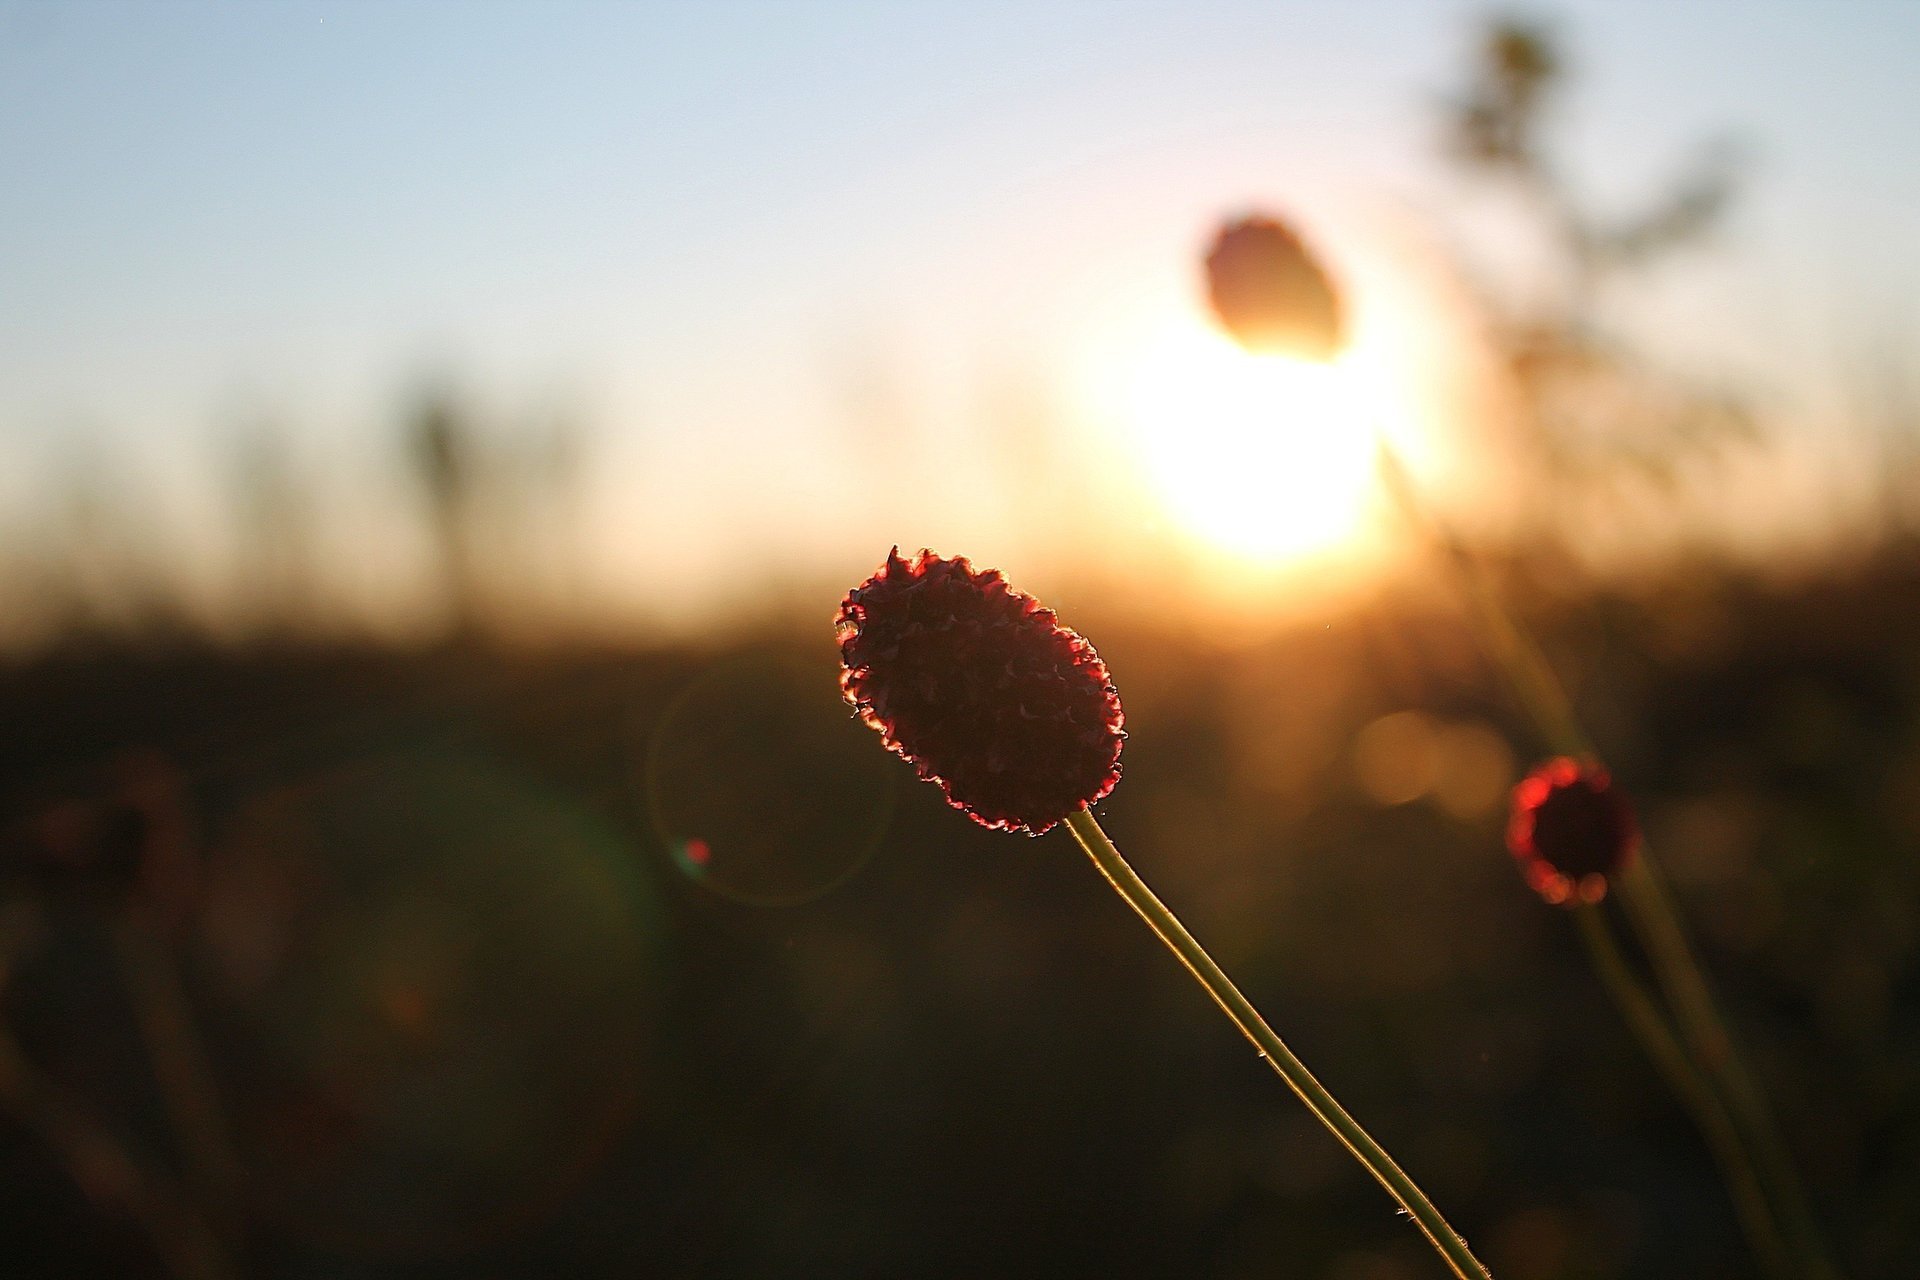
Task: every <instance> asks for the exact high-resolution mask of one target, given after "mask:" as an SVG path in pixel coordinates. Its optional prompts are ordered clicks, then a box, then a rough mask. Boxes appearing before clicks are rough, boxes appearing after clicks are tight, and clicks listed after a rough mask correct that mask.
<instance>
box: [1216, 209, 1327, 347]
mask: <svg viewBox="0 0 1920 1280" xmlns="http://www.w3.org/2000/svg"><path fill="white" fill-rule="evenodd" d="M1207 298H1208V300H1209V301H1210V302H1211V303H1212V304H1213V312H1214V314H1215V315H1216V316H1218V317H1219V318H1220V323H1221V325H1222V326H1223V327H1225V329H1226V331H1227V332H1228V333H1230V334H1232V335H1233V338H1234V340H1235V341H1236V342H1238V343H1239V344H1240V345H1241V346H1243V347H1245V348H1246V349H1247V350H1249V351H1252V352H1255V353H1258V354H1261V355H1290V356H1298V357H1300V358H1302V359H1306V360H1330V359H1332V358H1333V357H1334V356H1335V355H1337V354H1339V351H1340V348H1341V346H1342V345H1343V344H1344V343H1345V341H1346V335H1345V333H1344V327H1343V324H1342V320H1341V314H1340V299H1339V296H1338V295H1337V294H1336V293H1335V292H1334V290H1333V285H1332V283H1331V282H1330V281H1329V280H1328V279H1327V275H1326V272H1324V271H1322V270H1321V269H1320V264H1319V263H1318V262H1316V261H1314V258H1313V255H1312V254H1310V253H1308V252H1307V249H1306V246H1305V245H1303V244H1302V243H1301V242H1300V237H1299V236H1297V235H1295V234H1294V232H1293V229H1292V228H1290V227H1288V226H1287V225H1286V224H1285V223H1284V222H1280V221H1277V220H1276V219H1273V218H1266V217H1259V216H1253V217H1247V218H1242V219H1240V220H1239V221H1238V222H1229V223H1227V224H1226V225H1225V226H1223V227H1221V228H1220V234H1219V235H1218V236H1216V237H1215V238H1214V242H1213V248H1212V249H1211V250H1209V251H1208V253H1207Z"/></svg>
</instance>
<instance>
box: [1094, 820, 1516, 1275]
mask: <svg viewBox="0 0 1920 1280" xmlns="http://www.w3.org/2000/svg"><path fill="white" fill-rule="evenodd" d="M1067 829H1068V830H1070V831H1071V832H1072V833H1073V837H1074V839H1076V840H1078V841H1079V842H1080V847H1081V848H1082V849H1085V850H1086V851H1087V856H1088V857H1090V858H1092V859H1093V863H1094V865H1095V866H1096V867H1098V868H1100V873H1101V874H1102V875H1104V876H1105V877H1106V878H1107V882H1108V883H1109V884H1111V885H1112V886H1113V887H1114V889H1115V891H1116V892H1118V893H1119V895H1120V896H1121V897H1122V898H1123V899H1125V900H1126V903H1127V905H1128V906H1130V907H1132V908H1133V909H1134V912H1135V913H1136V914H1138V915H1139V917H1140V918H1141V919H1142V920H1144V921H1146V923H1147V927H1148V928H1149V929H1152V930H1153V931H1154V933H1155V934H1156V935H1158V936H1159V938H1160V941H1162V942H1164V943H1166V945H1167V949H1168V950H1170V951H1172V952H1173V954H1174V955H1175V956H1177V957H1178V958H1179V960H1180V963H1181V964H1183V965H1185V966H1186V967H1187V972H1189V973H1191V974H1192V975H1193V977H1194V980H1195V981H1196V982H1198V983H1199V984H1200V986H1201V987H1202V988H1203V989H1204V990H1205V991H1206V993H1207V994H1208V995H1209V996H1212V997H1213V1001H1214V1003H1215V1004H1217V1005H1219V1006H1220V1008H1221V1010H1222V1012H1224V1013H1225V1014H1226V1015H1227V1017H1228V1018H1229V1019H1231V1020H1232V1022H1233V1024H1234V1025H1235V1026H1236V1027H1238V1028H1240V1031H1241V1034H1243V1035H1245V1036H1246V1037H1247V1039H1249V1040H1251V1041H1252V1042H1253V1045H1254V1047H1255V1048H1256V1049H1258V1050H1259V1051H1260V1056H1261V1057H1263V1058H1265V1059H1266V1060H1267V1063H1268V1064H1269V1065H1270V1066H1272V1068H1273V1069H1274V1070H1275V1071H1276V1072H1278V1073H1279V1075H1280V1078H1281V1079H1282V1080H1285V1081H1286V1082H1287V1086H1288V1087H1289V1088H1291V1089H1292V1090H1293V1091H1294V1093H1295V1094H1296V1095H1298V1097H1299V1099H1300V1101H1302V1102H1304V1103H1306V1105H1307V1110H1309V1111H1311V1112H1313V1114H1314V1116H1315V1118H1317V1119H1318V1120H1319V1121H1320V1123H1321V1124H1324V1125H1325V1126H1326V1127H1327V1128H1328V1129H1329V1130H1330V1131H1331V1132H1332V1133H1333V1136H1334V1137H1336V1138H1338V1139H1339V1140H1340V1142H1341V1144H1342V1145H1344V1146H1345V1147H1346V1148H1347V1150H1348V1151H1350V1152H1352V1153H1353V1158H1354V1159H1356V1160H1358V1161H1359V1162H1360V1163H1361V1165H1362V1166H1363V1167H1364V1168H1365V1169H1366V1171H1367V1172H1368V1173H1370V1174H1372V1175H1373V1176H1374V1178H1375V1179H1376V1180H1377V1181H1378V1182H1379V1183H1380V1185H1381V1186H1383V1187H1385V1188H1386V1189H1387V1193H1388V1194H1389V1195H1391V1196H1392V1197H1393V1198H1394V1199H1395V1200H1397V1201H1399V1202H1400V1207H1401V1208H1403V1209H1405V1210H1406V1211H1407V1214H1408V1215H1409V1216H1410V1217H1411V1218H1412V1219H1413V1220H1414V1222H1415V1223H1417V1224H1418V1225H1419V1227H1420V1230H1421V1231H1422V1232H1424V1233H1425V1234H1426V1237H1427V1239H1428V1240H1429V1241H1430V1242H1431V1243H1432V1244H1433V1247H1434V1249H1435V1250H1437V1251H1438V1252H1439V1254H1440V1256H1441V1257H1442V1258H1444V1259H1445V1260H1446V1263H1447V1266H1448V1267H1449V1268H1451V1269H1452V1271H1453V1274H1454V1275H1455V1276H1457V1277H1459V1280H1491V1277H1490V1276H1489V1275H1488V1274H1487V1269H1486V1268H1485V1267H1484V1266H1482V1265H1480V1260H1479V1259H1478V1258H1475V1257H1474V1256H1473V1252H1472V1250H1470V1249H1468V1248H1467V1242H1466V1241H1465V1240H1463V1239H1461V1238H1460V1235H1459V1233H1458V1232H1456V1231H1455V1230H1454V1229H1453V1228H1452V1227H1450V1226H1448V1225H1447V1220H1446V1219H1445V1218H1443V1217H1441V1216H1440V1211H1439V1210H1438V1209H1436V1208H1434V1207H1433V1202H1432V1201H1430V1200H1428V1199H1427V1197H1426V1193H1424V1192H1423V1191H1421V1190H1420V1188H1419V1187H1418V1186H1417V1185H1416V1184H1415V1183H1414V1181H1413V1179H1412V1178H1409V1177H1408V1176H1407V1175H1406V1173H1405V1172H1404V1171H1402V1170H1401V1168H1400V1166H1399V1165H1397V1164H1395V1163H1394V1161H1393V1157H1391V1156H1389V1155H1388V1154H1387V1153H1386V1151H1385V1150H1384V1149H1382V1147H1381V1146H1380V1144H1379V1143H1377V1142H1375V1141H1374V1140H1373V1137H1372V1135H1370V1134H1369V1133H1368V1132H1367V1131H1366V1130H1365V1129H1363V1128H1361V1127H1360V1123H1359V1121H1357V1120H1355V1119H1354V1118H1353V1117H1352V1116H1350V1115H1348V1114H1347V1113H1346V1110H1345V1109H1344V1108H1342V1107H1341V1105H1340V1104H1339V1103H1338V1102H1336V1101H1335V1100H1334V1097H1333V1095H1332V1094H1330V1093H1328V1092H1327V1091H1326V1089H1325V1088H1324V1087H1323V1086H1322V1085H1321V1083H1320V1082H1319V1081H1318V1080H1316V1079H1314V1078H1313V1073H1312V1072H1310V1071H1308V1070H1307V1069H1306V1067H1305V1066H1304V1065H1302V1064H1301V1062H1300V1059H1298V1058H1296V1057H1294V1056H1293V1051H1292V1050H1290V1049H1288V1048H1287V1046H1286V1044H1285V1043H1284V1042H1283V1041H1282V1040H1281V1039H1280V1037H1279V1036H1277V1035H1275V1034H1274V1031H1273V1028H1272V1027H1269V1026H1268V1025H1267V1023H1266V1019H1264V1018H1262V1017H1261V1016H1260V1011H1259V1010H1257V1009H1255V1008H1254V1007H1253V1005H1252V1004H1251V1003H1249V1002H1248V1000H1247V998H1246V997H1245V996H1243V995H1241V994H1240V989H1239V988H1238V987H1236V986H1234V985H1233V981H1232V980H1231V979H1230V978H1228V977H1227V975H1226V974H1225V973H1223V972H1221V969H1220V966H1219V965H1217V964H1215V963H1214V962H1213V957H1212V956H1209V955H1208V954H1207V951H1206V948H1205V947H1202V946H1201V945H1200V944H1199V943H1198V942H1196V941H1194V938H1193V935H1192V934H1190V933H1188V932H1187V930H1186V927H1185V926H1183V925H1182V924H1181V923H1180V921H1179V919H1178V917H1176V916H1175V915H1174V914H1173V912H1172V911H1170V910H1168V909H1167V906H1166V904H1165V903H1163V902H1161V901H1160V899H1159V898H1157V897H1155V896H1154V892H1153V890H1151V889H1149V888H1148V887H1147V885H1146V882H1145V881H1143V880H1141V879H1140V877H1139V876H1138V875H1136V874H1134V870H1133V868H1132V867H1131V866H1129V865H1127V860H1126V859H1125V858H1123V857H1121V856H1120V851H1119V850H1118V849H1116V848H1114V846H1113V842H1112V841H1111V840H1109V839H1107V833H1106V832H1104V831H1102V830H1101V829H1100V824H1099V822H1097V821H1096V820H1095V819H1094V816H1093V813H1092V812H1091V811H1090V810H1087V809H1081V810H1080V811H1078V812H1077V813H1073V814H1070V815H1068V817H1067Z"/></svg>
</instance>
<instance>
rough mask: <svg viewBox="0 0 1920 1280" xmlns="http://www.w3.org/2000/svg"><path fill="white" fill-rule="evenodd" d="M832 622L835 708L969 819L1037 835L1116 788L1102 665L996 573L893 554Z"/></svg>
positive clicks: (960, 561) (1113, 728)
mask: <svg viewBox="0 0 1920 1280" xmlns="http://www.w3.org/2000/svg"><path fill="white" fill-rule="evenodd" d="M834 622H835V626H836V628H837V630H838V631H839V635H840V660H841V663H842V667H841V671H840V688H841V689H842V690H843V691H844V692H845V694H846V697H847V701H848V702H850V703H852V704H853V706H854V709H855V710H857V711H858V712H859V713H860V718H861V719H862V720H865V721H866V722H867V723H868V724H870V725H872V726H873V727H874V728H875V729H878V730H879V731H880V736H881V738H882V739H883V740H884V741H885V742H886V744H887V746H888V748H889V749H891V750H892V751H894V752H895V753H896V754H898V755H899V756H900V757H901V758H902V759H903V760H906V761H907V762H908V763H909V764H911V765H913V767H914V770H915V772H917V773H918V774H919V775H920V776H921V777H922V778H924V779H926V780H927V781H929V782H938V783H939V784H940V786H941V788H942V789H944V790H945V791H946V793H947V801H948V803H950V804H952V805H953V806H954V807H955V808H956V809H963V810H965V811H966V812H967V813H968V814H970V815H972V817H973V818H974V820H975V821H977V822H981V823H984V824H985V825H987V826H989V827H998V828H1001V829H1004V830H1007V831H1027V832H1031V833H1032V834H1034V835H1039V834H1040V833H1041V832H1043V831H1045V830H1047V829H1048V828H1050V827H1052V826H1053V825H1054V824H1055V823H1057V822H1059V821H1060V820H1061V819H1062V818H1064V817H1066V816H1067V815H1068V814H1070V813H1073V812H1075V811H1076V810H1078V809H1080V808H1082V807H1083V806H1085V805H1090V804H1092V803H1093V802H1094V801H1096V800H1099V799H1100V798H1101V797H1103V796H1105V795H1106V794H1107V793H1108V792H1109V791H1112V790H1113V784H1114V783H1115V782H1117V781H1119V779H1120V763H1119V761H1120V744H1121V741H1122V740H1123V739H1124V738H1125V737H1126V734H1124V733H1122V732H1121V729H1120V726H1121V723H1122V717H1121V714H1120V696H1119V694H1117V693H1115V692H1114V688H1113V685H1112V684H1111V683H1110V682H1109V681H1108V679H1107V668H1106V664H1105V663H1103V662H1101V661H1100V656H1099V655H1098V654H1096V653H1095V652H1094V651H1093V646H1092V645H1090V644H1088V643H1087V642H1086V641H1085V640H1083V639H1081V638H1080V637H1079V636H1078V635H1076V634H1074V633H1073V632H1072V631H1070V630H1068V629H1067V628H1066V627H1063V626H1061V625H1060V623H1059V622H1058V621H1057V620H1056V619H1055V618H1054V614H1053V610H1051V609H1048V608H1044V607H1043V606H1042V605H1041V604H1040V602H1039V601H1037V600H1035V599H1034V598H1033V597H1032V596H1029V595H1025V594H1023V593H1021V592H1019V591H1015V590H1014V589H1013V588H1012V587H1009V586H1008V585H1007V581H1006V579H1005V578H1003V577H1001V576H1000V574H999V572H998V571H997V570H993V569H988V570H985V571H980V570H976V569H975V568H974V567H973V566H972V565H970V564H968V563H967V561H966V559H965V558H964V557H960V558H956V559H953V560H943V559H941V558H940V557H939V556H936V555H934V554H933V553H932V552H931V551H922V552H921V553H920V554H919V555H918V556H916V557H914V559H912V560H911V561H908V560H903V559H901V558H900V548H898V547H895V548H894V549H893V551H892V552H891V553H889V554H888V556H887V562H886V564H884V565H882V566H881V568H880V572H878V573H876V574H874V575H873V576H872V577H871V578H868V579H867V580H866V581H865V582H863V583H861V584H860V585H859V586H857V587H855V588H854V589H853V590H852V591H849V592H848V593H847V598H846V599H845V600H843V601H842V602H841V604H840V614H839V616H838V617H837V618H836V619H835V620H834Z"/></svg>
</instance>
